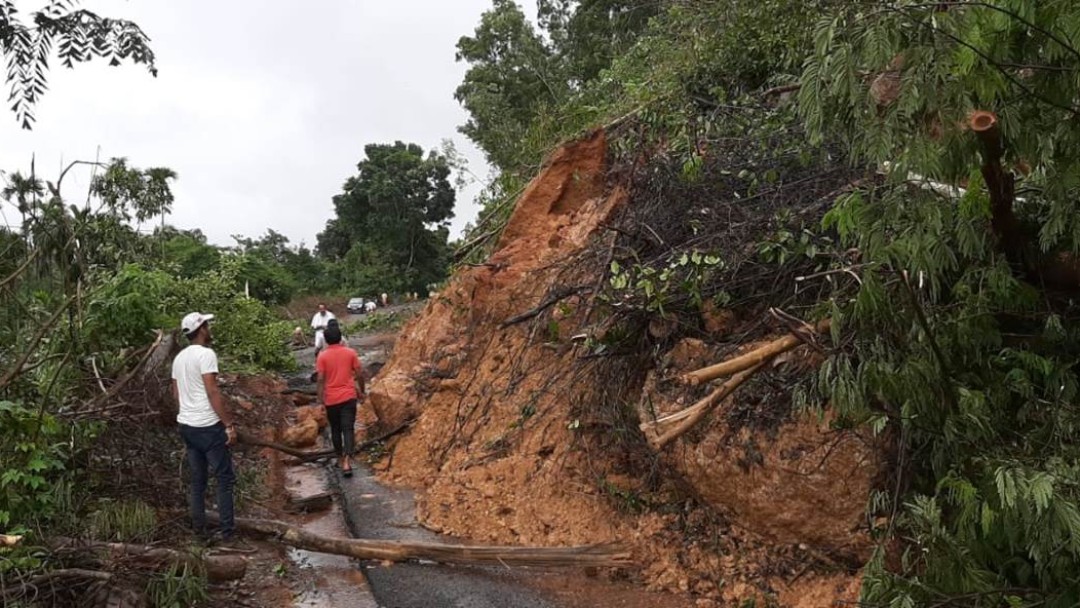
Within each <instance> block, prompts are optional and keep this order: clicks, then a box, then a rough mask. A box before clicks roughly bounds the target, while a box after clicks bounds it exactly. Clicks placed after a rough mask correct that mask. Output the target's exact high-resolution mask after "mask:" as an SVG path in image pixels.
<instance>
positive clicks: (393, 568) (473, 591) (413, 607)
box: [289, 348, 557, 608]
mask: <svg viewBox="0 0 1080 608" xmlns="http://www.w3.org/2000/svg"><path fill="white" fill-rule="evenodd" d="M296 355H297V361H298V362H299V364H300V366H301V369H300V371H299V373H297V374H295V375H294V376H292V377H291V378H289V385H290V386H291V387H293V388H294V389H295V390H306V389H307V388H308V387H310V388H311V390H314V385H312V384H310V383H308V382H306V380H307V375H308V374H310V373H311V367H312V366H313V359H314V357H313V355H314V349H311V348H308V349H303V350H300V351H297V352H296ZM360 355H361V361H362V362H363V364H364V366H365V367H366V368H367V367H369V366H373V364H381V362H382V361H384V358H385V355H384V353H382V352H378V351H377V352H370V351H365V350H364V349H360ZM305 385H307V386H305ZM359 460H360V459H359V458H358V459H357V461H359ZM353 470H354V473H353V476H352V478H349V479H344V478H342V477H341V475H340V473H339V472H338V471H337V468H336V467H335V466H330V467H327V469H326V471H327V475H328V478H329V482H330V485H331V486H332V487H335V488H339V489H340V491H341V494H340V497H341V499H340V504H341V509H342V512H343V514H344V517H345V521H346V524H347V525H348V527H349V531H350V533H351V534H352V536H353V537H354V538H371V539H377V540H413V541H425V542H440V543H454V542H455V540H454V539H452V538H449V537H445V536H440V535H438V534H435V533H434V532H431V531H429V530H426V529H424V528H421V527H420V526H419V525H417V524H416V516H415V513H416V510H415V502H414V500H413V496H412V492H410V491H408V490H403V489H397V488H390V487H386V486H383V485H382V484H380V483H379V482H378V480H377V479H376V478H375V475H374V473H373V471H372V470H371V469H370V468H369V467H368V466H367V465H366V464H362V463H361V462H355V463H354V469H353ZM361 570H362V572H363V573H364V575H365V577H366V578H367V580H368V583H369V584H370V588H371V591H372V593H373V594H374V595H375V599H376V601H377V602H378V605H379V607H380V608H556V606H557V604H555V603H553V602H551V601H550V600H549V599H547V598H545V597H543V595H542V594H541V592H539V591H537V590H534V589H531V588H529V587H528V586H526V585H525V584H524V582H523V581H522V580H518V577H521V576H524V574H523V573H524V572H525V570H524V569H515V570H513V571H509V570H507V569H503V568H484V567H475V566H460V567H459V566H447V565H442V564H423V563H406V564H392V565H388V566H384V565H382V564H381V563H373V562H365V563H363V564H362V565H361Z"/></svg>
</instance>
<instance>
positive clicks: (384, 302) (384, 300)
mask: <svg viewBox="0 0 1080 608" xmlns="http://www.w3.org/2000/svg"><path fill="white" fill-rule="evenodd" d="M379 299H380V300H382V305H383V308H386V307H387V306H389V305H390V298H388V297H386V292H383V294H382V295H381V296H379Z"/></svg>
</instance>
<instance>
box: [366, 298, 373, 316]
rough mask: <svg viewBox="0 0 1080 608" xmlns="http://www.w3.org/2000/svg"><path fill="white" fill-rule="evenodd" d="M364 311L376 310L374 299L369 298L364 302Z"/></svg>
mask: <svg viewBox="0 0 1080 608" xmlns="http://www.w3.org/2000/svg"><path fill="white" fill-rule="evenodd" d="M364 312H367V313H371V312H375V301H374V300H368V301H367V302H364Z"/></svg>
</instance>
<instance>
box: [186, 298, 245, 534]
mask: <svg viewBox="0 0 1080 608" xmlns="http://www.w3.org/2000/svg"><path fill="white" fill-rule="evenodd" d="M213 318H214V315H208V314H203V313H199V312H193V313H191V314H189V315H187V316H185V317H184V319H183V321H181V322H180V330H181V331H183V333H184V335H185V336H187V339H188V340H189V341H191V344H190V345H189V346H188V347H186V348H185V349H184V350H182V351H180V353H179V354H178V355H176V358H175V359H173V364H172V394H173V398H175V399H176V402H177V403H178V404H179V406H180V410H179V413H178V414H177V416H176V422H177V423H179V425H180V436H181V437H182V438H183V440H184V445H185V446H186V447H187V459H188V463H189V464H190V465H191V524H192V526H193V527H194V529H195V534H196V535H198V536H199V537H201V538H207V532H206V497H205V494H206V486H207V481H208V479H209V473H213V474H214V477H216V478H217V508H218V514H219V515H220V518H221V525H220V535H221V539H222V540H224V541H225V542H227V543H228V542H233V540H234V538H233V537H234V535H235V533H236V525H235V519H234V515H233V486H234V485H235V483H236V474H235V472H234V471H233V462H232V451H231V449H230V448H229V446H231V445H232V444H234V443H236V427H235V425H234V422H233V417H232V414H230V413H229V411H228V410H227V409H226V408H225V400H224V399H223V398H222V396H221V392H220V391H219V390H218V385H217V374H218V361H217V354H215V353H214V351H213V350H212V349H211V348H210V345H211V343H213V336H212V335H211V333H210V320H211V319H213Z"/></svg>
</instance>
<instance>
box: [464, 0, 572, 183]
mask: <svg viewBox="0 0 1080 608" xmlns="http://www.w3.org/2000/svg"><path fill="white" fill-rule="evenodd" d="M457 60H458V61H464V62H466V63H468V64H469V66H470V67H469V69H468V71H467V72H466V73H465V78H464V79H463V80H462V82H461V85H459V86H458V88H457V91H455V93H454V98H455V99H457V100H458V101H459V102H461V104H462V105H463V106H464V107H465V109H466V110H467V111H468V112H469V120H468V122H466V123H465V124H464V125H462V126H461V127H460V129H459V130H460V131H461V132H462V133H463V134H465V135H466V136H467V137H468V138H469V139H471V140H473V141H474V142H475V143H476V145H477V146H479V147H480V149H481V150H483V151H484V152H485V153H486V154H487V158H488V161H490V162H491V164H493V165H495V166H496V167H499V168H501V169H509V168H514V167H516V166H517V165H518V164H520V162H521V157H522V140H523V139H524V137H525V133H526V132H527V131H528V129H529V126H530V125H531V124H532V122H533V120H534V119H535V117H536V116H537V114H539V113H540V111H541V110H542V109H543V108H544V107H545V106H551V105H555V104H558V103H560V102H562V101H563V100H564V99H565V98H566V95H567V92H568V86H567V79H566V76H565V75H564V74H563V73H562V71H561V70H560V68H559V67H558V62H557V61H556V59H555V57H554V55H553V53H552V51H551V49H550V48H549V47H548V46H547V45H546V44H545V43H544V41H543V39H542V38H541V37H540V35H539V34H538V33H537V32H536V30H535V29H534V28H533V26H532V24H531V23H529V20H528V19H526V18H525V14H524V13H523V12H522V11H521V7H519V6H518V5H517V4H516V3H515V2H513V0H494V6H493V7H492V8H491V10H489V11H487V12H486V13H484V15H483V17H481V19H480V25H479V26H477V28H476V31H475V33H474V34H473V35H472V36H463V37H462V38H461V39H460V40H459V41H458V44H457Z"/></svg>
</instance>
